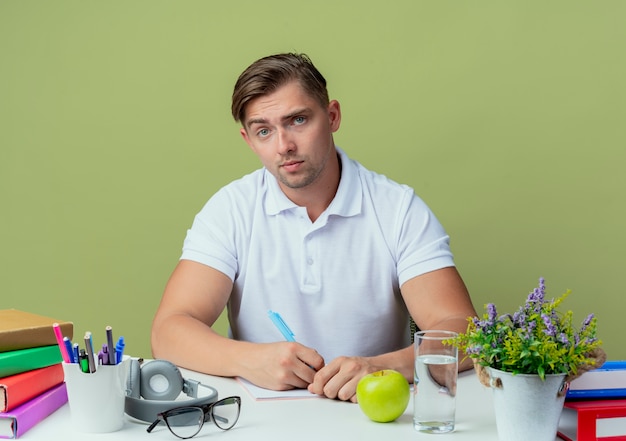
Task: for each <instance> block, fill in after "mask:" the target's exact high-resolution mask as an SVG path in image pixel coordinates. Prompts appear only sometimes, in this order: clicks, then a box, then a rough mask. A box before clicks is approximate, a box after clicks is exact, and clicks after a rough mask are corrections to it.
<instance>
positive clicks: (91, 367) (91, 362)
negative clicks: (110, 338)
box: [85, 332, 96, 374]
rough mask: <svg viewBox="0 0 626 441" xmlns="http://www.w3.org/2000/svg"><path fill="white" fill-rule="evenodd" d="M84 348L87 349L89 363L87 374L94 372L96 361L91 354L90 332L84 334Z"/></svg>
mask: <svg viewBox="0 0 626 441" xmlns="http://www.w3.org/2000/svg"><path fill="white" fill-rule="evenodd" d="M85 347H86V348H87V360H88V361H89V372H90V373H92V374H93V373H94V372H96V359H95V357H94V354H93V343H92V342H91V332H86V333H85Z"/></svg>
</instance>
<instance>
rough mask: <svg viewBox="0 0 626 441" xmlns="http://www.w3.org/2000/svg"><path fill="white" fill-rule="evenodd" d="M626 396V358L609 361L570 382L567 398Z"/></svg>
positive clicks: (590, 398)
mask: <svg viewBox="0 0 626 441" xmlns="http://www.w3.org/2000/svg"><path fill="white" fill-rule="evenodd" d="M605 398H607V399H609V398H611V399H613V398H626V360H620V361H607V362H605V363H604V364H603V365H602V366H601V367H599V368H597V369H593V370H591V371H589V372H585V373H584V374H582V375H581V376H580V377H578V378H576V379H575V380H573V381H572V382H571V383H570V386H569V390H568V391H567V395H566V396H565V399H566V400H601V399H605Z"/></svg>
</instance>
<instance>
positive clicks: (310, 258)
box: [306, 257, 313, 265]
mask: <svg viewBox="0 0 626 441" xmlns="http://www.w3.org/2000/svg"><path fill="white" fill-rule="evenodd" d="M306 263H308V264H309V265H313V258H312V257H309V258H308V259H307V260H306Z"/></svg>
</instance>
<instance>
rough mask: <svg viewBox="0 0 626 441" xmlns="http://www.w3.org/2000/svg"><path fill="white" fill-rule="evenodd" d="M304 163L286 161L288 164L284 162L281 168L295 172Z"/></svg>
mask: <svg viewBox="0 0 626 441" xmlns="http://www.w3.org/2000/svg"><path fill="white" fill-rule="evenodd" d="M303 162H304V161H286V162H283V164H282V165H281V167H282V168H283V169H285V170H286V171H288V172H295V171H297V170H298V168H300V165H301V164H302V163H303Z"/></svg>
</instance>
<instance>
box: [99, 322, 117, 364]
mask: <svg viewBox="0 0 626 441" xmlns="http://www.w3.org/2000/svg"><path fill="white" fill-rule="evenodd" d="M105 329H106V334H107V343H106V344H107V355H108V359H109V360H108V363H107V364H117V363H116V362H117V360H116V356H115V347H114V346H113V328H112V327H111V326H107V327H106V328H105ZM102 349H104V348H102Z"/></svg>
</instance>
